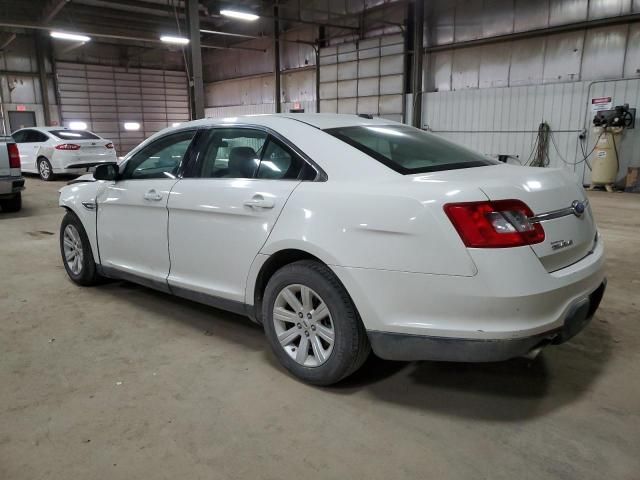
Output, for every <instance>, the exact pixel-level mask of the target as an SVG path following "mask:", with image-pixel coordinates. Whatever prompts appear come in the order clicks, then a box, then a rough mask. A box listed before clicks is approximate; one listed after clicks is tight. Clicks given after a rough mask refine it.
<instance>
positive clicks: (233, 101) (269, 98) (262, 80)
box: [205, 68, 355, 117]
mask: <svg viewBox="0 0 640 480" xmlns="http://www.w3.org/2000/svg"><path fill="white" fill-rule="evenodd" d="M354 82H355V81H354ZM315 85H316V80H315V69H313V68H311V69H298V70H293V71H289V72H282V74H281V88H282V91H281V96H280V101H281V102H282V111H288V110H289V109H291V108H294V107H295V105H296V104H300V106H301V108H304V109H305V111H306V112H315V110H316V107H315ZM332 85H333V86H334V87H335V83H333V84H332ZM325 88H326V87H325ZM274 93H275V85H274V78H273V75H272V74H267V75H259V76H254V77H248V78H236V79H231V80H224V81H221V82H214V83H208V84H206V85H205V102H206V105H207V109H206V112H210V114H209V113H208V114H207V116H213V117H221V116H222V117H227V116H234V115H249V114H254V113H273V112H275V98H274ZM333 96H334V97H335V94H334V95H333ZM311 105H312V106H311Z"/></svg>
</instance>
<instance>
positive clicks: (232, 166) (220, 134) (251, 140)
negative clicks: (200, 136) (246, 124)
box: [200, 128, 267, 178]
mask: <svg viewBox="0 0 640 480" xmlns="http://www.w3.org/2000/svg"><path fill="white" fill-rule="evenodd" d="M266 140H267V134H266V133H265V132H263V131H260V130H253V129H250V128H221V129H215V130H211V132H210V137H209V143H208V144H207V146H206V148H205V150H204V154H203V155H202V167H201V171H200V176H201V177H202V178H253V177H254V176H255V173H256V171H257V170H258V166H259V164H260V156H261V152H262V148H263V146H264V144H265V142H266Z"/></svg>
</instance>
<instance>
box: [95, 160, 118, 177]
mask: <svg viewBox="0 0 640 480" xmlns="http://www.w3.org/2000/svg"><path fill="white" fill-rule="evenodd" d="M93 178H95V179H96V180H116V179H117V178H118V165H116V164H115V163H106V164H104V165H98V166H97V167H96V170H95V171H94V172H93Z"/></svg>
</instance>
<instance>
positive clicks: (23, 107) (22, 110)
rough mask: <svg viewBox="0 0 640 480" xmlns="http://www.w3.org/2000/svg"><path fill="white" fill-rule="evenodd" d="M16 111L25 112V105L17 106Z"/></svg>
mask: <svg viewBox="0 0 640 480" xmlns="http://www.w3.org/2000/svg"><path fill="white" fill-rule="evenodd" d="M16 110H17V111H19V112H25V111H26V110H27V107H26V106H25V105H17V106H16Z"/></svg>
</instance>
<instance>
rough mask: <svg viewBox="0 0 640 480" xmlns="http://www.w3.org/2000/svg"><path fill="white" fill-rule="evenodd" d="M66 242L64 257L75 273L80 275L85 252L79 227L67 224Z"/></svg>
mask: <svg viewBox="0 0 640 480" xmlns="http://www.w3.org/2000/svg"><path fill="white" fill-rule="evenodd" d="M63 243H64V247H63V248H64V259H65V262H66V263H67V266H68V267H69V270H71V273H73V274H74V275H80V272H82V261H83V259H84V252H83V250H82V240H81V238H80V233H78V229H77V228H76V227H74V226H73V225H67V226H66V227H65V229H64V235H63Z"/></svg>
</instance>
